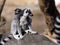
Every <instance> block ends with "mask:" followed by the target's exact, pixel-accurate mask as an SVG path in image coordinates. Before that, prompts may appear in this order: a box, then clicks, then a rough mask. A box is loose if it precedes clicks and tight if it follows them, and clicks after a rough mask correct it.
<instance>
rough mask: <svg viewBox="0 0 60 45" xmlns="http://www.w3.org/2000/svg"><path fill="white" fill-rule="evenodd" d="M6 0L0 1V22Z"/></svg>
mask: <svg viewBox="0 0 60 45" xmlns="http://www.w3.org/2000/svg"><path fill="white" fill-rule="evenodd" d="M5 2H6V0H0V21H1V14H2V10H3V7H4V4H5Z"/></svg>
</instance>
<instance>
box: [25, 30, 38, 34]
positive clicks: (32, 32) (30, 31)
mask: <svg viewBox="0 0 60 45" xmlns="http://www.w3.org/2000/svg"><path fill="white" fill-rule="evenodd" d="M25 32H26V33H31V34H35V35H36V34H38V32H36V31H32V30H26V31H25Z"/></svg>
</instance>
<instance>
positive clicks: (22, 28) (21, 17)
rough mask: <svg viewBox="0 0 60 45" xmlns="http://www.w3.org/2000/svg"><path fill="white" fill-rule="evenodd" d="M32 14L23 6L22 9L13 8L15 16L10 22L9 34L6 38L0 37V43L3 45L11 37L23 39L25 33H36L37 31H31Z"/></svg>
mask: <svg viewBox="0 0 60 45" xmlns="http://www.w3.org/2000/svg"><path fill="white" fill-rule="evenodd" d="M32 16H33V14H32V12H31V10H30V9H29V8H25V9H23V10H22V9H19V8H17V9H15V17H14V19H13V20H12V23H11V31H10V35H8V37H7V38H5V39H2V40H1V41H0V45H4V44H5V43H7V42H8V41H9V40H11V39H12V37H14V38H15V39H17V40H19V39H23V37H24V36H25V34H28V33H31V34H37V32H36V31H33V30H32V27H31V26H32V25H31V23H32Z"/></svg>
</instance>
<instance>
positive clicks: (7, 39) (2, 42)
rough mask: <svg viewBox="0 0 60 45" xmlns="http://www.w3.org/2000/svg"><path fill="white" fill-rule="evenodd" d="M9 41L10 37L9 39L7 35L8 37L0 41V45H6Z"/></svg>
mask: <svg viewBox="0 0 60 45" xmlns="http://www.w3.org/2000/svg"><path fill="white" fill-rule="evenodd" d="M11 39H12V37H11V35H9V36H8V37H6V38H4V39H2V40H1V41H0V45H5V43H7V42H8V41H9V40H11Z"/></svg>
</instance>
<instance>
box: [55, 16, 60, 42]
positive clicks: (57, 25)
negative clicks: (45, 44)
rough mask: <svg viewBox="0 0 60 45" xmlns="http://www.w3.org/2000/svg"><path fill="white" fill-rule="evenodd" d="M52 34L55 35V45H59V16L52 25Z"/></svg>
mask: <svg viewBox="0 0 60 45" xmlns="http://www.w3.org/2000/svg"><path fill="white" fill-rule="evenodd" d="M54 32H55V34H56V35H57V36H56V40H57V43H60V16H58V17H56V20H55V23H54Z"/></svg>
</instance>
